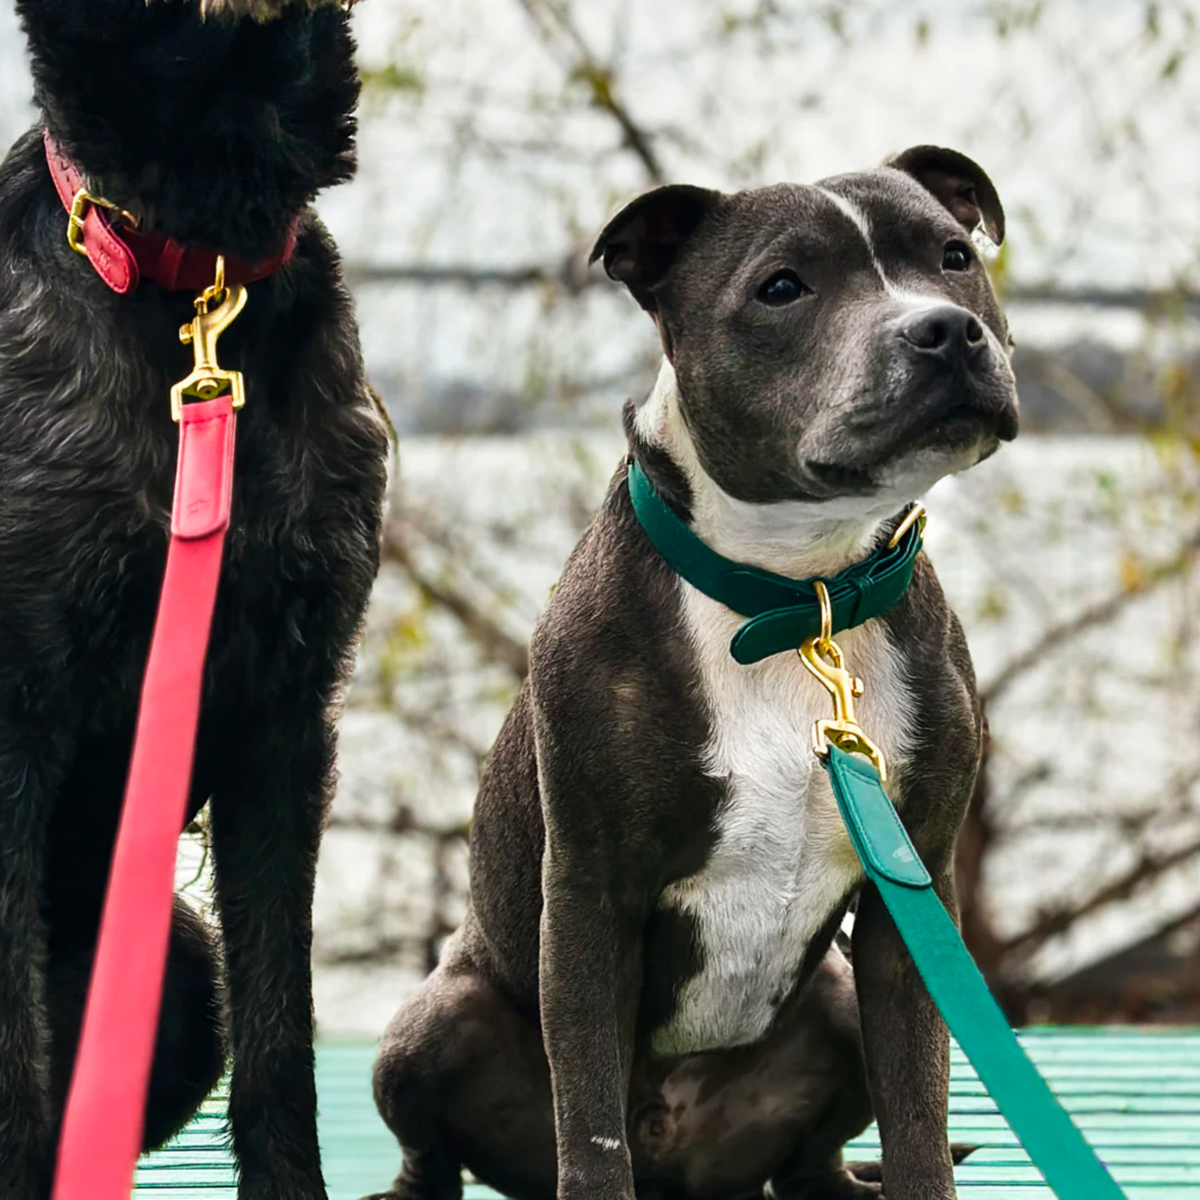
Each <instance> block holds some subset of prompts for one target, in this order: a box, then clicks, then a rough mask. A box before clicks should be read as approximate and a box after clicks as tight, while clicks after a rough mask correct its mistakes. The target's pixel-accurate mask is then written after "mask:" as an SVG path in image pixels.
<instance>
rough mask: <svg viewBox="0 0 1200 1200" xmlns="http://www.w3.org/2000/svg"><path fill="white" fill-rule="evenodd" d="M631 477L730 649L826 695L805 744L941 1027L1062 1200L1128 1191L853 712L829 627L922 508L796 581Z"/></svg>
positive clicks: (888, 565) (908, 539) (916, 537)
mask: <svg viewBox="0 0 1200 1200" xmlns="http://www.w3.org/2000/svg"><path fill="white" fill-rule="evenodd" d="M628 480H629V496H630V499H631V501H632V503H633V509H634V512H635V513H636V514H637V518H638V520H639V522H640V523H641V525H642V528H643V529H644V530H645V531H646V534H647V536H648V537H649V538H650V541H651V542H652V543H653V545H654V547H655V549H657V550H658V552H659V554H661V555H662V557H663V558H664V559H665V560H666V562H667V564H668V565H669V566H670V567H672V568H673V569H674V570H675V571H676V573H677V574H679V575H681V576H682V577H683V578H684V579H686V580H687V581H688V583H690V584H692V586H693V587H696V588H698V589H699V590H700V591H702V592H704V593H705V595H707V596H710V597H712V599H714V600H717V601H719V602H720V603H722V604H724V605H725V606H726V607H727V608H730V609H732V610H733V611H734V612H736V613H739V614H741V615H742V616H748V617H750V618H751V619H750V620H749V621H747V622H746V624H744V625H743V626H742V627H741V628H740V629H739V630H738V632H737V634H736V635H735V636H734V639H733V642H732V643H731V645H730V648H729V652H730V654H731V655H732V656H733V657H734V659H736V660H737V661H738V662H740V663H752V662H757V661H758V660H759V659H762V658H766V657H767V656H768V655H771V654H778V653H781V652H783V651H787V650H795V649H796V647H799V654H800V659H801V661H802V662H803V663H804V665H805V666H806V667H807V668H808V670H809V671H811V672H812V673H813V674H814V675H815V676H816V677H817V678H818V679H819V680H820V681H821V682H822V683H823V684H824V685H825V687H827V688H828V689H829V691H830V693H831V694H832V695H833V701H834V716H833V719H832V720H825V721H818V722H817V724H816V725H815V726H814V727H813V749H814V751H815V752H816V754H817V755H818V756H819V757H820V758H821V759H822V760H823V761H824V763H825V766H826V768H827V769H828V771H829V779H830V782H831V783H832V785H833V794H834V796H835V797H836V799H837V804H838V809H839V810H840V812H841V814H842V820H843V821H845V823H846V829H847V830H848V831H849V834H850V840H851V842H852V844H853V846H854V850H855V852H856V853H857V854H858V857H859V859H860V860H861V862H862V865H863V868H864V870H865V871H866V873H867V876H868V878H869V879H870V880H871V882H872V883H874V884H875V886H876V887H877V888H878V889H879V894H880V896H881V897H882V898H883V902H884V904H886V905H887V908H888V912H890V913H891V915H892V920H893V921H894V922H895V924H896V928H897V929H898V930H899V932H900V936H901V938H903V940H904V944H905V945H906V946H907V947H908V951H909V954H911V955H912V960H913V963H914V964H915V965H916V968H917V971H918V972H919V973H920V976H921V978H922V979H923V980H924V981H925V987H926V989H927V990H928V992H929V995H930V997H931V998H932V999H933V1002H934V1004H936V1005H937V1007H938V1011H939V1012H940V1013H941V1014H942V1018H943V1019H944V1020H945V1022H946V1024H947V1026H949V1028H950V1032H951V1033H953V1034H954V1037H955V1038H956V1039H957V1041H958V1044H959V1046H961V1047H962V1050H963V1053H964V1054H966V1056H967V1058H968V1059H970V1061H971V1064H972V1066H974V1068H975V1070H976V1071H977V1072H978V1074H979V1078H980V1080H982V1082H983V1085H984V1086H985V1087H986V1088H987V1090H988V1094H989V1095H990V1096H991V1097H992V1099H993V1100H994V1101H995V1102H996V1107H997V1108H998V1109H999V1110H1000V1112H1001V1114H1002V1115H1003V1116H1004V1118H1005V1120H1007V1121H1008V1124H1009V1126H1010V1127H1011V1128H1012V1131H1013V1133H1015V1134H1016V1136H1017V1139H1018V1141H1020V1143H1021V1145H1022V1146H1024V1147H1025V1150H1026V1152H1027V1153H1028V1154H1029V1157H1030V1159H1032V1161H1033V1163H1034V1165H1035V1166H1036V1167H1037V1168H1038V1170H1040V1171H1041V1173H1042V1175H1043V1176H1044V1177H1045V1179H1046V1182H1047V1183H1048V1184H1049V1185H1050V1187H1051V1188H1053V1189H1054V1192H1055V1194H1056V1195H1057V1196H1058V1200H1126V1198H1125V1194H1124V1193H1123V1192H1122V1191H1121V1189H1120V1188H1119V1187H1118V1186H1117V1184H1116V1182H1115V1181H1114V1180H1113V1178H1112V1176H1111V1175H1109V1173H1108V1171H1107V1170H1105V1168H1104V1167H1103V1166H1102V1165H1101V1163H1100V1161H1099V1159H1097V1158H1096V1155H1095V1153H1094V1152H1093V1151H1092V1148H1091V1147H1090V1146H1089V1145H1088V1144H1087V1142H1086V1140H1085V1139H1084V1137H1083V1134H1081V1133H1080V1132H1079V1130H1078V1128H1077V1127H1076V1125H1075V1123H1074V1121H1072V1120H1071V1118H1070V1116H1069V1115H1068V1113H1067V1111H1066V1109H1064V1108H1063V1107H1062V1105H1061V1104H1059V1102H1058V1100H1057V1099H1056V1098H1055V1096H1054V1093H1053V1092H1052V1091H1051V1090H1050V1088H1049V1087H1048V1086H1047V1084H1046V1081H1045V1080H1044V1079H1043V1078H1042V1077H1041V1075H1039V1074H1038V1070H1037V1068H1036V1067H1035V1066H1034V1065H1033V1063H1032V1062H1031V1061H1030V1060H1029V1057H1028V1056H1027V1055H1026V1053H1025V1051H1024V1050H1023V1049H1022V1048H1021V1044H1020V1042H1018V1041H1017V1038H1016V1035H1015V1034H1014V1033H1013V1031H1012V1029H1011V1028H1010V1026H1009V1024H1008V1021H1007V1020H1006V1019H1005V1016H1004V1014H1003V1013H1002V1012H1001V1011H1000V1008H999V1006H998V1005H997V1004H996V1001H995V1000H994V999H993V998H992V994H991V992H989V991H988V987H987V984H986V983H985V982H984V978H983V976H982V975H981V974H980V973H979V968H978V967H977V966H976V965H975V962H974V960H973V959H972V958H971V955H970V954H969V953H968V951H967V948H966V946H964V945H963V941H962V938H961V937H960V936H959V932H958V929H957V928H956V927H955V924H954V922H953V921H952V920H951V919H950V915H949V914H948V913H947V912H946V909H945V906H944V905H943V904H942V902H941V900H940V899H939V898H938V896H937V893H936V892H935V891H934V890H933V881H932V879H930V877H929V872H928V871H927V870H926V869H925V865H924V863H922V862H921V859H920V857H919V855H918V854H917V852H916V849H915V848H914V846H913V844H912V842H911V841H910V839H909V836H908V833H907V832H906V830H905V828H904V826H903V824H902V823H901V821H900V818H899V816H898V815H897V813H896V810H895V808H894V807H893V805H892V802H891V800H890V799H889V798H888V794H887V792H885V791H884V789H883V781H884V780H885V779H886V778H887V766H886V764H885V762H884V758H883V754H882V753H881V752H880V750H879V749H878V747H877V746H875V745H874V743H873V742H871V740H870V739H869V738H868V737H867V736H866V734H865V733H864V732H863V730H862V728H861V726H860V725H859V724H858V720H857V717H856V715H855V708H854V698H855V696H857V695H860V694H861V693H862V683H861V681H859V680H857V679H855V678H854V677H853V676H852V675H851V673H850V672H849V671H848V670H846V669H845V666H844V663H843V659H842V651H841V648H840V647H839V646H838V645H837V643H836V642H834V641H833V634H834V633H837V632H839V631H841V630H842V629H848V628H851V627H853V626H855V625H861V624H862V623H863V622H865V621H867V620H869V619H870V618H871V617H874V616H879V615H880V614H881V613H883V612H886V611H887V609H889V608H891V607H892V605H893V604H895V603H896V601H897V600H899V599H900V597H901V596H902V595H903V594H904V592H905V591H906V590H907V588H908V585H909V583H910V582H911V580H912V573H913V567H914V564H915V561H916V557H917V555H918V553H919V552H920V549H921V534H922V523H921V522H920V521H919V520H917V519H916V515H917V513H918V511H919V510H917V509H914V510H913V512H912V513H910V515H909V518H908V520H906V521H905V522H904V523H902V524H901V526H900V528H899V529H898V530H897V532H896V535H895V536H893V538H892V541H891V542H890V543H889V544H888V545H887V546H885V547H883V548H881V549H879V550H876V551H875V552H874V553H872V554H871V555H870V556H869V557H868V558H866V559H864V560H863V561H862V562H861V563H856V564H855V565H854V566H852V567H849V568H847V570H845V571H843V572H841V573H840V574H839V575H837V576H835V577H834V578H833V579H830V580H829V581H828V582H826V581H823V580H817V579H804V580H792V579H787V578H785V577H784V576H781V575H774V574H772V573H771V572H769V571H763V570H760V569H759V568H757V567H751V566H747V565H745V564H742V563H736V562H733V561H731V560H730V559H727V558H724V557H723V556H721V555H720V554H718V553H717V552H716V551H715V550H713V549H712V548H711V547H710V546H708V545H706V544H705V543H704V542H703V541H702V540H701V539H700V538H699V537H698V536H697V535H696V534H695V533H694V532H693V531H692V530H691V529H690V528H689V527H688V525H687V524H686V523H685V522H684V521H683V520H681V519H680V518H679V517H678V516H677V515H676V514H675V512H674V511H673V510H672V509H671V508H670V507H669V506H668V505H667V504H666V502H665V501H664V500H663V499H662V497H660V496H659V495H658V493H657V492H656V491H655V490H654V486H653V484H651V483H650V480H649V479H648V478H647V477H646V475H645V473H644V472H643V471H642V469H641V468H640V467H639V466H638V464H637V463H631V464H630V467H629V476H628ZM858 755H862V756H864V757H865V758H866V759H867V760H869V761H863V758H860V757H856V756H858Z"/></svg>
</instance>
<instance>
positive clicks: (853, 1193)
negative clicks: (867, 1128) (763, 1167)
mask: <svg viewBox="0 0 1200 1200" xmlns="http://www.w3.org/2000/svg"><path fill="white" fill-rule="evenodd" d="M766 1196H767V1198H768V1200H883V1187H882V1185H881V1184H878V1183H871V1182H868V1181H866V1180H863V1179H860V1178H859V1177H858V1176H857V1175H855V1173H854V1171H853V1169H852V1168H846V1169H844V1170H841V1171H832V1172H830V1173H829V1174H828V1175H818V1176H812V1177H811V1178H807V1179H792V1180H789V1181H788V1182H787V1183H785V1184H784V1183H776V1182H775V1181H774V1180H772V1181H771V1182H770V1183H769V1184H767V1187H766Z"/></svg>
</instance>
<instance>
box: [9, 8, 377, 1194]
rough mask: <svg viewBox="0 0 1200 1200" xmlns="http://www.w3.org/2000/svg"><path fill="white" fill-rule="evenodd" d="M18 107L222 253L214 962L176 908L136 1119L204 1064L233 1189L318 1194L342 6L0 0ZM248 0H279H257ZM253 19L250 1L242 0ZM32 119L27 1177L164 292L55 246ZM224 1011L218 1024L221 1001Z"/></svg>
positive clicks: (335, 531) (179, 371) (92, 917)
mask: <svg viewBox="0 0 1200 1200" xmlns="http://www.w3.org/2000/svg"><path fill="white" fill-rule="evenodd" d="M17 7H18V10H19V13H20V16H21V18H22V20H23V23H24V28H25V31H26V33H27V35H28V38H29V44H30V48H31V54H32V66H33V73H34V78H35V81H36V97H37V101H38V104H39V106H40V109H41V113H42V119H43V122H44V124H45V127H46V128H47V129H48V130H49V132H50V133H51V134H52V136H53V138H54V139H55V140H56V141H57V143H58V145H59V146H60V147H61V148H62V149H63V150H64V151H65V152H66V153H67V154H68V155H69V156H70V157H71V158H72V159H73V160H74V162H75V163H76V164H77V165H78V166H79V168H80V169H81V170H82V171H83V172H84V174H85V175H86V177H87V179H88V181H89V188H90V190H91V191H92V192H94V193H99V194H101V195H104V196H107V197H108V198H110V199H111V200H113V201H115V202H117V203H118V204H120V205H121V206H123V207H124V208H126V209H129V210H131V211H132V212H134V213H135V214H137V215H138V216H139V217H140V218H141V221H142V225H143V227H144V228H149V229H155V228H157V229H160V230H162V231H163V232H165V233H167V234H169V235H170V236H171V237H173V238H175V239H177V240H178V241H180V242H183V243H186V244H192V245H196V246H200V247H208V248H212V249H220V250H223V251H226V252H230V253H232V254H236V255H239V256H241V257H242V258H244V259H246V260H249V261H256V260H262V259H265V258H268V257H270V256H271V255H272V254H274V253H276V252H277V251H278V250H279V248H280V246H281V245H282V244H283V241H284V238H285V236H286V234H287V231H288V230H289V228H290V226H291V225H292V223H293V221H294V220H295V219H296V218H297V217H299V219H300V224H299V240H298V244H297V248H296V251H295V254H294V257H293V258H292V259H291V260H290V261H289V262H288V263H287V264H286V265H285V266H284V267H283V268H282V269H281V270H279V272H278V273H277V274H275V275H273V276H272V277H271V278H269V279H267V280H264V281H262V282H259V283H255V284H252V285H251V287H250V296H249V303H248V304H247V307H246V311H245V313H244V314H243V315H242V316H241V317H240V318H239V320H238V321H237V323H236V324H235V325H234V326H233V328H232V329H231V330H230V332H229V333H228V334H227V335H226V336H225V338H224V339H223V340H222V344H221V349H222V360H223V364H224V365H226V366H230V367H235V368H238V369H240V370H241V371H243V372H244V373H245V377H246V386H247V392H248V403H247V407H246V408H245V409H244V411H243V412H242V414H241V417H240V420H239V429H238V447H237V472H238V474H237V484H236V491H235V495H234V507H233V525H232V528H231V530H230V533H229V537H228V541H227V546H226V561H225V564H224V569H223V576H222V582H221V589H220V595H219V599H218V606H217V612H216V617H215V623H214V627H213V638H212V644H211V648H210V652H209V660H208V667H207V678H206V684H205V698H204V707H203V714H202V717H201V723H200V735H199V743H198V747H197V757H196V769H195V778H194V781H193V796H192V809H193V812H194V811H197V810H199V809H200V807H201V806H202V805H203V804H204V803H205V802H206V801H208V802H209V803H210V805H211V816H212V841H213V850H214V858H215V867H216V892H217V906H218V910H219V915H220V920H221V928H222V934H223V939H222V946H223V957H224V962H225V969H224V971H223V974H224V978H225V982H224V985H219V984H218V982H217V980H218V973H217V951H216V947H215V942H214V939H213V937H212V936H211V935H210V933H209V931H208V930H207V929H206V927H205V926H204V924H203V923H202V922H201V921H200V920H199V919H198V917H197V916H196V915H195V914H193V913H192V912H190V911H189V909H188V908H187V907H186V906H185V905H184V904H183V902H182V901H177V902H176V913H175V922H174V928H173V936H172V943H171V953H170V966H169V977H168V979H167V983H166V992H165V999H164V1011H163V1016H162V1020H161V1024H160V1028H159V1031H158V1044H157V1057H156V1062H155V1067H154V1074H153V1081H152V1088H151V1095H150V1099H149V1104H148V1110H147V1120H146V1139H145V1140H146V1145H147V1146H148V1147H149V1146H154V1145H156V1144H159V1143H161V1142H162V1141H164V1140H165V1139H166V1138H168V1137H169V1136H170V1135H172V1134H173V1133H174V1132H175V1131H177V1130H178V1129H179V1128H180V1127H181V1126H182V1125H183V1124H184V1123H185V1122H186V1121H187V1120H188V1119H189V1117H190V1116H191V1115H192V1114H193V1113H194V1112H195V1110H196V1108H197V1107H198V1105H199V1104H200V1103H201V1101H202V1100H203V1099H204V1097H205V1096H206V1094H207V1093H208V1091H209V1090H210V1089H211V1087H212V1085H213V1083H214V1081H215V1080H216V1079H217V1078H218V1077H219V1076H220V1074H221V1072H222V1070H223V1067H224V1063H225V1050H226V1044H227V1045H228V1047H229V1050H230V1052H231V1056H232V1085H231V1086H232V1092H231V1097H230V1122H231V1125H232V1133H233V1143H234V1148H235V1150H236V1153H237V1157H238V1160H239V1164H240V1172H241V1185H240V1191H239V1196H240V1197H241V1198H242V1200H284V1198H285V1197H286V1200H323V1198H324V1197H325V1194H326V1193H325V1189H324V1185H323V1183H322V1179H321V1170H320V1162H319V1155H318V1150H317V1135H316V1123H315V1096H314V1087H313V1050H312V999H311V981H310V967H309V950H310V944H311V936H312V932H311V931H312V924H311V905H312V891H313V875H314V868H315V864H316V855H317V844H318V841H319V838H320V831H321V826H322V820H323V816H324V813H325V809H326V803H327V800H328V798H329V794H330V785H331V781H332V778H333V770H334V754H335V735H334V717H335V709H336V706H337V703H338V700H339V696H340V693H341V690H342V688H343V686H344V685H345V683H346V679H347V673H348V670H349V668H350V665H351V660H352V655H353V651H354V645H355V640H356V635H357V632H358V630H359V627H360V623H361V620H362V616H363V610H364V606H365V604H366V601H367V596H368V593H369V590H370V587H371V584H372V581H373V579H374V576H375V572H376V568H377V565H378V539H379V532H380V521H381V513H382V505H383V493H384V488H385V475H386V457H387V432H386V429H385V426H384V423H383V421H382V419H381V417H380V415H379V413H378V411H377V410H376V408H375V406H374V404H373V402H372V400H371V398H370V395H369V392H368V389H367V386H366V383H365V380H364V375H363V366H362V360H361V353H360V348H359V344H358V340H357V332H356V326H355V319H354V312H353V308H352V304H351V300H350V297H349V295H348V294H347V292H346V289H345V287H344V286H343V283H342V280H341V275H340V270H339V263H338V258H337V254H336V251H335V249H334V247H333V245H332V244H331V241H330V239H329V237H328V235H327V234H326V233H325V231H324V229H323V228H322V226H321V225H320V223H319V222H318V221H317V219H316V218H315V216H314V215H313V214H312V213H311V212H310V211H308V208H307V206H308V205H309V203H310V201H311V200H312V199H313V197H314V196H315V195H316V193H317V192H318V191H319V190H320V189H321V188H323V187H326V186H328V185H330V184H335V183H338V182H339V181H341V180H344V179H346V178H348V177H349V176H350V174H351V173H352V171H353V167H354V157H353V155H354V133H355V124H354V109H355V105H356V102H357V95H358V83H357V77H356V74H355V70H354V66H353V60H352V55H353V43H352V40H351V35H350V32H349V28H348V24H347V19H346V16H345V14H344V13H342V12H339V11H336V10H334V9H330V8H317V9H316V10H314V11H309V6H308V5H303V4H302V5H299V6H296V7H291V6H283V7H282V11H281V12H279V13H278V14H273V13H272V12H271V11H270V7H271V6H266V8H265V9H264V5H263V4H262V2H261V0H224V3H222V4H220V5H210V8H211V9H212V11H213V13H214V14H216V15H215V16H213V17H210V19H209V20H208V21H204V20H202V14H201V11H200V7H199V5H198V4H197V3H196V2H195V0H185V2H180V0H175V2H172V3H155V4H151V5H149V6H147V3H146V0H17ZM276 7H280V6H279V5H278V4H276ZM246 13H252V14H253V15H254V16H256V17H264V16H271V15H277V19H275V20H269V21H263V22H262V23H260V22H259V21H256V20H251V19H249V17H247V16H245V15H244V14H246ZM42 133H43V131H42V129H41V128H38V129H34V130H32V131H30V132H29V133H28V134H27V135H26V136H24V137H23V138H22V139H21V140H20V141H18V142H17V144H16V145H15V146H14V147H13V148H12V150H11V151H10V153H9V155H8V157H7V158H6V159H5V161H4V163H3V166H2V167H0V1195H2V1196H3V1197H4V1200H44V1197H45V1196H46V1195H47V1194H48V1191H49V1187H50V1177H51V1173H52V1169H53V1161H54V1152H55V1146H56V1140H57V1131H58V1128H59V1123H60V1121H61V1116H62V1109H63V1102H64V1097H65V1092H66V1088H67V1084H68V1081H69V1078H70V1071H71V1065H72V1059H73V1056H74V1052H75V1043H76V1040H77V1034H78V1027H79V1022H80V1016H81V1011H82V1005H83V1001H84V994H85V990H86V985H87V979H88V972H89V968H90V962H91V957H92V953H93V945H94V940H95V936H96V929H97V924H98V917H99V913H100V908H101V901H102V898H103V893H104V888H105V883H106V876H107V872H108V862H109V855H110V851H111V844H112V840H113V836H114V832H115V828H116V823H117V817H118V811H119V807H120V804H121V799H122V794H123V788H124V783H125V775H126V767H127V763H128V758H129V751H130V742H131V738H132V733H133V727H134V718H135V713H136V708H137V703H138V696H139V688H140V683H141V678H142V672H143V669H144V666H145V662H146V655H147V649H148V645H149V639H150V632H151V627H152V623H153V620H154V614H155V610H156V606H157V599H158V588H159V583H160V581H161V578H162V574H163V567H164V562H165V556H166V549H167V538H168V514H169V508H170V503H171V495H172V484H173V477H174V465H175V457H176V446H177V430H176V426H175V425H174V424H173V423H172V421H171V417H170V412H169V405H168V393H169V389H170V387H171V384H172V383H174V382H175V381H177V380H179V379H181V378H182V377H183V376H184V375H186V374H187V372H188V371H189V370H190V369H191V365H192V361H191V358H192V356H191V352H190V350H189V349H188V348H187V347H186V346H183V345H181V344H180V340H179V332H178V331H179V327H180V325H181V324H182V323H183V322H184V321H185V320H188V319H189V318H190V317H191V316H192V315H193V312H192V303H191V301H192V296H191V295H190V294H188V293H183V292H179V293H168V292H165V291H162V290H160V289H159V288H158V286H157V285H154V284H147V283H144V284H143V285H142V286H141V287H140V288H139V289H138V290H137V291H136V292H134V293H133V294H131V295H128V296H125V297H120V296H117V295H115V294H114V293H113V292H111V291H110V290H109V289H108V288H107V287H106V286H105V284H104V283H103V282H102V281H101V279H100V278H99V277H98V276H97V275H96V273H95V272H94V271H93V269H92V267H91V265H90V264H89V263H88V261H87V260H86V259H85V258H83V257H82V256H80V255H78V254H76V253H73V252H72V250H71V249H70V248H69V247H68V245H67V239H66V236H65V235H66V214H65V213H64V211H63V208H62V206H61V204H60V202H59V200H58V198H57V196H56V194H55V190H54V187H53V186H52V183H51V177H50V175H49V173H48V170H47V165H46V159H45V154H44V151H43V141H42ZM223 1010H225V1011H226V1012H227V1020H226V1018H225V1017H224V1016H223Z"/></svg>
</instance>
